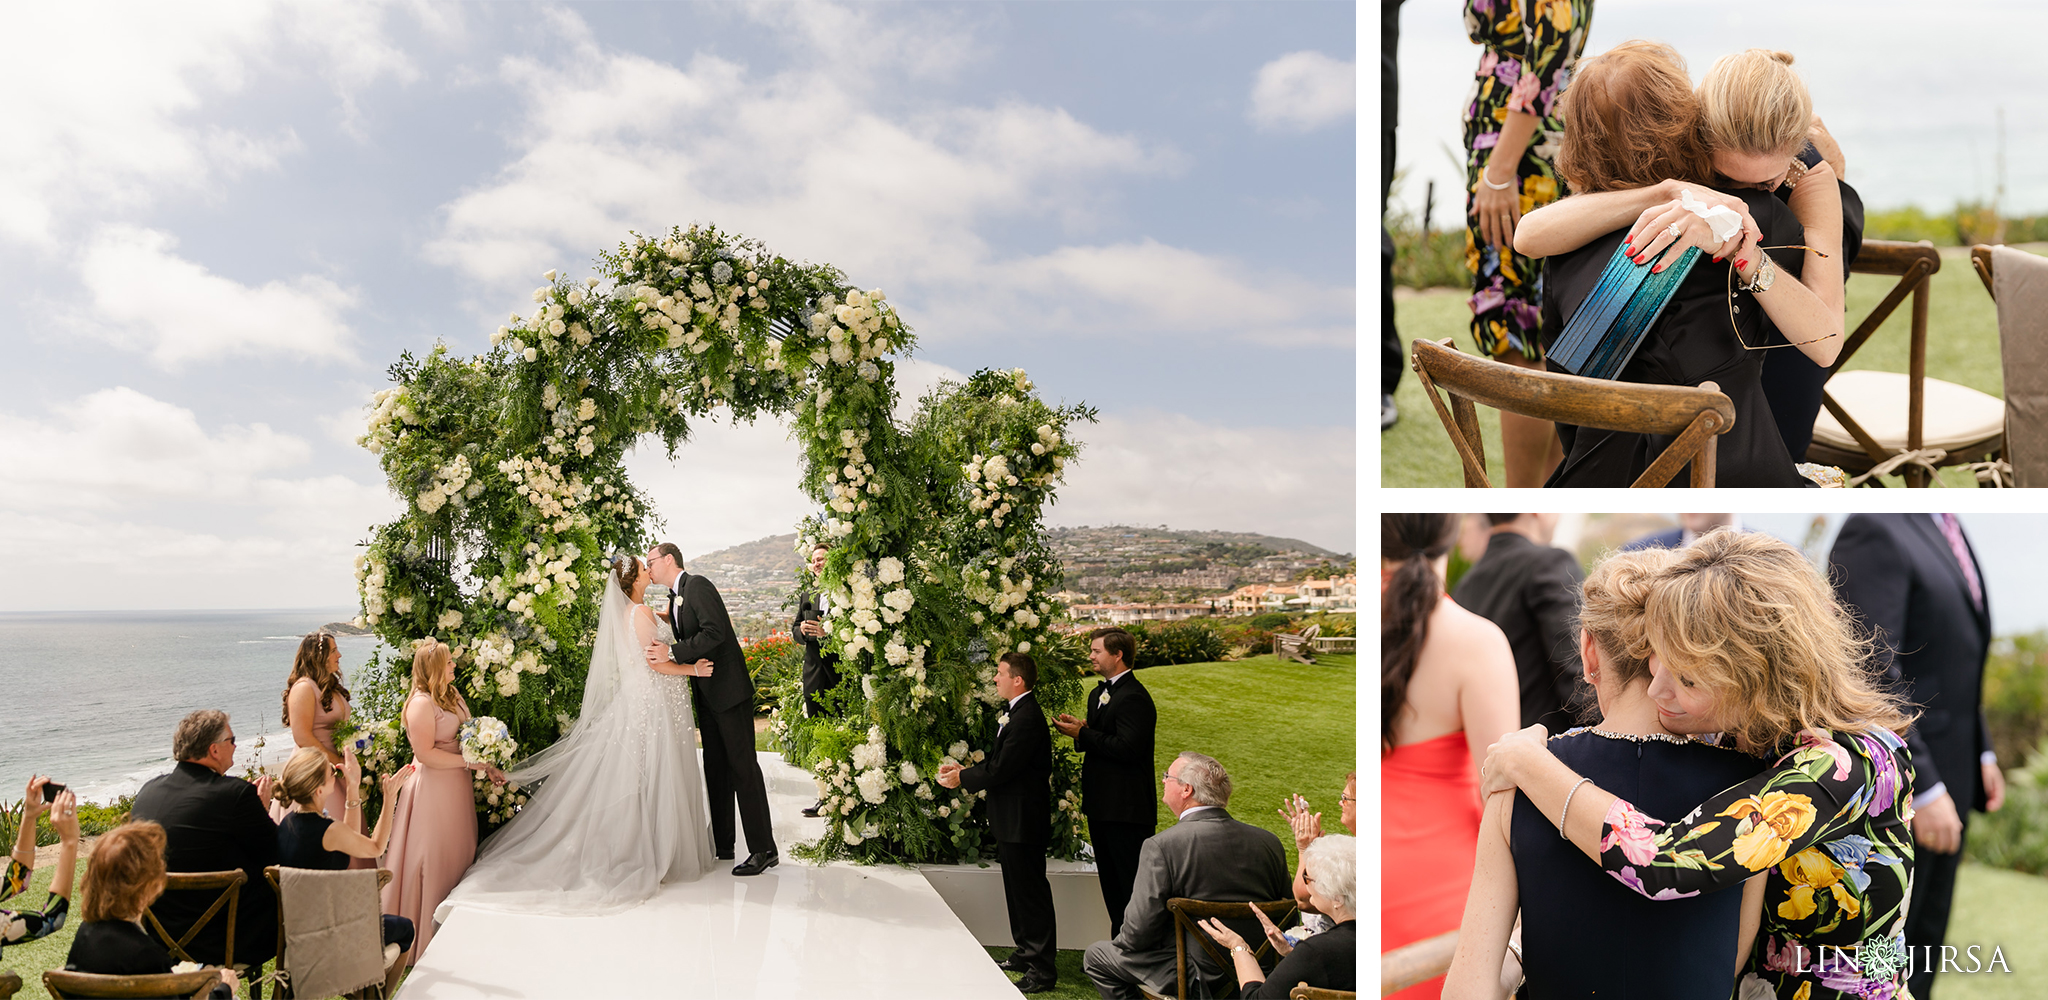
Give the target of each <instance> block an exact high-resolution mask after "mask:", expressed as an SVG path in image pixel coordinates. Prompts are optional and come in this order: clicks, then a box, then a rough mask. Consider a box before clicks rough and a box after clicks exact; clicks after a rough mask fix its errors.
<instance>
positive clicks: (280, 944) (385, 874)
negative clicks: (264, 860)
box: [263, 865, 405, 1000]
mask: <svg viewBox="0 0 2048 1000" xmlns="http://www.w3.org/2000/svg"><path fill="white" fill-rule="evenodd" d="M283 867H284V866H282V865H271V866H269V867H267V868H265V869H263V877H264V879H265V880H267V881H269V883H270V891H271V892H273V893H275V894H276V895H277V963H276V965H275V966H274V968H276V969H277V971H278V973H279V975H278V979H277V991H276V992H275V993H274V994H272V996H274V997H275V998H276V1000H286V998H287V997H290V996H292V995H293V994H292V989H291V980H290V979H289V978H287V977H286V976H284V975H283V973H284V968H285V965H284V947H285V944H286V943H287V942H286V941H285V936H284V886H283V885H282V884H281V883H279V881H278V874H277V873H278V870H279V869H281V868H283ZM391 879H392V874H391V869H389V868H379V869H377V891H379V892H382V891H383V890H384V887H385V886H387V885H390V884H391ZM394 962H395V963H396V964H398V965H400V966H403V965H404V964H405V955H404V953H402V952H401V953H400V954H399V956H398V958H397V959H395V960H394ZM390 971H391V970H390V969H388V968H387V969H386V976H387V978H386V979H385V981H384V985H383V986H377V987H371V988H370V989H367V990H363V991H362V994H363V995H366V994H370V993H372V992H373V991H374V993H375V995H376V996H377V997H379V998H382V997H386V996H389V995H390V992H391V989H390V987H391V986H392V983H391V978H389V977H390ZM357 995H359V994H350V996H357Z"/></svg>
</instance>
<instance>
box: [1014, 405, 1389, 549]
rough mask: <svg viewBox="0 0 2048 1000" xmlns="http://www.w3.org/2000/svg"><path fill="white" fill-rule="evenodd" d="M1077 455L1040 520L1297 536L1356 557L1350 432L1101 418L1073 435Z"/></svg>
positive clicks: (1175, 417)
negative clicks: (1056, 494)
mask: <svg viewBox="0 0 2048 1000" xmlns="http://www.w3.org/2000/svg"><path fill="white" fill-rule="evenodd" d="M1073 436H1074V437H1076V438H1078V439H1079V440H1080V441H1081V445H1082V448H1081V457H1080V458H1079V459H1078V460H1077V461H1076V462H1075V464H1073V465H1071V466H1069V467H1068V473H1067V483H1066V485H1065V486H1063V487H1061V489H1060V491H1059V495H1058V497H1057V499H1056V501H1055V503H1054V505H1053V507H1052V508H1050V509H1049V510H1048V511H1047V512H1046V520H1047V522H1048V523H1051V524H1055V525H1081V524H1096V525H1100V524H1166V525H1170V526H1172V527H1175V528H1183V529H1201V530H1214V531H1256V532H1262V533H1264V534H1269V535H1279V536H1282V537H1288V538H1299V539H1301V540H1303V541H1306V542H1309V543H1311V544H1314V545H1320V546H1322V547H1323V548H1326V549H1330V550H1332V551H1335V552H1356V551H1358V543H1357V538H1358V477H1357V460H1356V449H1355V444H1354V440H1355V437H1356V434H1355V432H1354V431H1353V430H1352V429H1351V428H1347V427H1310V428H1303V427H1291V426H1287V425H1284V424H1282V425H1271V426H1252V425H1248V424H1245V423H1242V422H1234V423H1231V424H1227V425H1226V424H1213V423H1207V422H1204V421H1201V420H1197V419H1196V418H1194V417H1191V416H1187V415H1185V414H1178V413H1157V412H1151V413H1132V414H1106V415H1104V416H1103V418H1102V422H1101V423H1099V424H1095V425H1092V426H1091V425H1086V424H1083V425H1080V426H1078V427H1076V428H1074V431H1073Z"/></svg>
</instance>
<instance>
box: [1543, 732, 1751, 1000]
mask: <svg viewBox="0 0 2048 1000" xmlns="http://www.w3.org/2000/svg"><path fill="white" fill-rule="evenodd" d="M1674 739H1675V738H1674ZM1639 741H1640V742H1639ZM1550 751H1551V753H1553V754H1555V755H1557V759H1558V760H1561V761H1563V762H1564V764H1565V766H1567V767H1569V768H1571V769H1572V770H1573V771H1576V772H1578V774H1579V775H1580V776H1581V777H1585V778H1591V779H1593V780H1592V783H1593V784H1595V785H1598V786H1600V787H1601V788H1602V789H1605V790H1606V791H1609V792H1612V793H1614V794H1615V795H1618V796H1620V797H1622V798H1624V799H1627V800H1628V801H1630V802H1633V803H1636V804H1638V805H1639V806H1641V804H1642V802H1643V801H1644V800H1651V801H1655V802H1656V803H1657V806H1656V807H1650V806H1642V808H1643V809H1645V810H1646V811H1648V812H1649V814H1650V815H1655V816H1678V815H1682V814H1683V813H1684V812H1685V811H1686V810H1688V809H1690V808H1692V807H1693V806H1694V805H1695V804H1697V803H1700V802H1702V801H1705V800H1706V799H1707V798H1708V797H1709V796H1711V795H1713V794H1714V793H1716V792H1719V791H1721V790H1722V789H1724V788H1727V787H1729V786H1731V785H1736V784H1740V783H1742V782H1744V781H1747V780H1749V779H1750V778H1752V777H1754V776H1756V774H1757V773H1758V772H1761V771H1762V770H1763V769H1764V766H1765V762H1764V761H1763V760H1761V759H1759V758H1756V757H1751V756H1749V755H1748V754H1744V753H1740V752H1737V751H1735V750H1731V749H1723V748H1720V747H1715V746H1709V745H1707V744H1705V743H1698V742H1691V741H1676V742H1666V741H1665V740H1664V739H1655V738H1650V737H1621V736H1606V735H1601V734H1598V733H1596V732H1595V731H1593V730H1592V729H1587V728H1581V729H1574V730H1571V731H1569V732H1565V733H1560V734H1558V735H1557V736H1553V737H1551V739H1550ZM1639 796H1640V798H1639ZM1659 809H1661V810H1663V811H1662V812H1659V811H1658V810H1659ZM1508 843H1509V846H1510V847H1511V849H1512V850H1513V852H1514V856H1515V877H1516V879H1517V880H1518V881H1519V883H1520V886H1521V896H1522V956H1523V969H1524V971H1526V972H1527V973H1528V976H1529V982H1528V986H1527V992H1525V993H1524V994H1522V996H1524V997H1527V998H1529V1000H1551V998H1564V997H1572V998H1581V997H1601V998H1614V1000H1627V998H1631V997H1636V998H1645V1000H1651V998H1654V1000H1727V998H1728V997H1729V996H1730V995H1731V994H1733V992H1734V989H1735V947H1736V941H1735V936H1736V930H1737V927H1738V924H1739V922H1740V919H1741V914H1742V893H1741V891H1740V890H1737V891H1732V892H1716V893H1702V894H1698V895H1695V896H1693V897H1691V898H1672V899H1666V900H1651V899H1646V898H1644V897H1643V896H1642V895H1640V894H1638V893H1637V892H1635V891H1634V890H1633V889H1630V888H1629V887H1628V886H1627V885H1625V884H1624V883H1622V882H1621V881H1620V880H1619V879H1618V877H1617V876H1615V875H1613V874H1611V873H1609V872H1606V871H1603V870H1601V869H1600V868H1598V867H1596V866H1594V865H1592V864H1589V863H1588V862H1587V860H1586V857H1585V855H1584V854H1582V853H1580V851H1579V849H1578V848H1576V847H1574V846H1572V844H1571V842H1570V841H1567V840H1564V839H1562V838H1560V837H1559V836H1558V834H1557V827H1556V826H1554V825H1553V824H1552V823H1551V822H1550V821H1549V820H1548V819H1546V818H1544V816H1543V814H1542V813H1540V812H1538V811H1537V810H1536V807H1535V806H1534V805H1532V804H1530V802H1529V799H1528V797H1527V796H1525V795H1522V794H1521V793H1520V792H1517V793H1516V794H1515V813H1514V819H1513V821H1512V826H1511V828H1510V831H1509V839H1508ZM1738 884H1739V883H1738Z"/></svg>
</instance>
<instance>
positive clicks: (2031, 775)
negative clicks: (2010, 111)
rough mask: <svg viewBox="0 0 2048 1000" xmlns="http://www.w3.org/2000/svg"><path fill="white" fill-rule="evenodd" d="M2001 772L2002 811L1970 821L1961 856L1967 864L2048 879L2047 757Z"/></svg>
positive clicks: (2037, 756)
mask: <svg viewBox="0 0 2048 1000" xmlns="http://www.w3.org/2000/svg"><path fill="white" fill-rule="evenodd" d="M2043 749H2048V747H2041V746H2037V747H2036V749H2035V754H2034V759H2033V763H2032V764H2031V765H2029V766H2027V767H2023V768H2018V769H2014V770H2009V771H2007V772H2005V807H2004V808H2003V809H2000V810H1999V811H1997V812H1995V813H1985V814H1983V815H1981V816H1977V817H1974V818H1972V819H1971V820H1970V826H1971V827H1972V829H1971V830H1970V832H1969V836H1968V837H1967V838H1966V840H1965V843H1964V846H1963V851H1964V856H1965V857H1966V858H1967V859H1968V860H1971V861H1976V862H1980V863H1982V864H1987V865H1993V866H1996V867H1999V868H2011V869H2013V870H2014V871H2022V872H2027V873H2029V874H2033V875H2048V756H2044V755H2043V754H2042V753H2041V751H2042V750H2043Z"/></svg>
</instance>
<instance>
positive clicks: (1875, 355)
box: [1380, 249, 2005, 487]
mask: <svg viewBox="0 0 2048 1000" xmlns="http://www.w3.org/2000/svg"><path fill="white" fill-rule="evenodd" d="M1930 280H1931V281H1932V282H1933V289H1934V290H1933V292H1932V293H1931V295H1930V298H1929V299H1928V311H1927V374H1928V375H1929V376H1931V377H1934V378H1938V379H1942V380H1944V381H1948V382H1954V383H1956V384H1957V385H1964V386H1968V387H1970V388H1972V389H1976V390H1978V391H1980V392H1986V393H1990V394H1991V395H1993V396H1999V397H2001V398H2002V397H2003V396H2004V391H2005V376H2004V373H2003V371H2002V370H2001V369H2000V366H1999V355H1998V309H1997V307H1996V306H1995V305H1993V303H1992V301H1991V296H1989V295H1987V294H1985V291H1984V285H1983V283H1982V282H1980V281H1979V280H1978V278H1977V273H1976V271H1974V270H1972V269H1971V267H1970V258H1969V256H1968V252H1967V251H1963V252H1961V253H1960V254H1959V253H1957V252H1956V251H1955V250H1953V249H1950V250H1945V251H1944V252H1943V253H1942V260H1941V270H1939V271H1937V272H1935V274H1934V277H1933V278H1931V279H1930ZM1896 281H1897V279H1895V278H1887V277H1884V276H1882V275H1873V274H1862V275H1855V276H1853V277H1852V279H1851V280H1850V282H1849V289H1848V315H1849V316H1850V317H1851V319H1850V326H1851V327H1852V328H1853V327H1854V326H1855V325H1856V324H1857V323H1860V322H1861V321H1862V318H1863V317H1864V316H1867V315H1869V313H1870V310H1871V308H1872V307H1874V306H1876V305H1877V303H1878V301H1879V300H1880V299H1882V298H1884V296H1885V293H1887V292H1889V291H1890V290H1891V287H1892V285H1893V284H1894V283H1895V282H1896ZM1394 309H1395V325H1396V327H1397V328H1398V329H1399V330H1400V335H1401V342H1402V343H1403V344H1407V343H1409V342H1412V341H1414V340H1416V339H1417V338H1427V339H1430V340H1442V339H1443V338H1445V337H1455V338H1456V341H1457V346H1458V349H1459V350H1461V351H1464V352H1466V353H1468V354H1474V353H1477V349H1476V348H1475V347H1474V346H1473V343H1472V332H1471V319H1472V312H1471V309H1470V307H1468V306H1467V305H1466V293H1465V292H1464V291H1463V290H1451V289H1430V290H1428V291H1426V292H1423V293H1421V294H1419V295H1416V296H1414V297H1412V298H1409V299H1407V300H1405V301H1402V302H1398V303H1396V304H1395V307H1394ZM1911 323H1912V301H1911V300H1910V299H1908V300H1907V301H1906V302H1904V303H1902V304H1900V306H1899V308H1898V309H1897V310H1895V311H1894V312H1893V313H1892V316H1891V318H1890V319H1889V320H1886V321H1885V324H1884V326H1882V327H1880V328H1879V329H1878V332H1877V333H1876V334H1875V335H1874V336H1872V337H1871V338H1870V340H1869V341H1867V342H1865V343H1864V345H1863V347H1862V348H1860V349H1859V350H1857V352H1856V356H1855V357H1853V358H1851V359H1850V360H1849V363H1848V364H1847V365H1846V366H1845V367H1846V368H1850V369H1855V368H1868V369H1877V370H1882V371H1894V372H1903V371H1905V370H1906V369H1907V353H1908V348H1909V344H1908V343H1907V337H1908V335H1909V333H1910V331H1911ZM1394 402H1395V405H1396V406H1398V407H1399V408H1400V411H1401V420H1400V422H1399V423H1397V424H1395V425H1394V427H1393V429H1392V430H1389V431H1386V432H1384V433H1382V434H1381V435H1380V485H1381V486H1389V487H1391V486H1462V485H1464V483H1465V477H1464V473H1463V472H1462V471H1461V470H1460V467H1459V464H1458V454H1457V452H1456V451H1455V450H1453V449H1452V447H1451V441H1450V438H1449V437H1448V436H1447V435H1446V434H1445V433H1444V427H1443V424H1442V422H1440V421H1439V420H1438V419H1437V415H1436V408H1435V407H1433V406H1431V405H1430V402H1429V397H1428V395H1427V394H1425V393H1424V392H1423V391H1422V385H1421V383H1419V382H1417V381H1416V379H1415V373H1414V372H1413V371H1407V372H1405V373H1403V374H1402V376H1401V385H1400V388H1398V389H1396V390H1395V392H1394ZM1445 405H1449V400H1445ZM1479 426H1480V428H1481V433H1482V435H1483V436H1484V437H1485V439H1486V468H1487V475H1488V477H1489V478H1490V479H1492V480H1493V482H1494V484H1495V485H1499V483H1500V477H1501V475H1502V473H1501V464H1500V413H1499V411H1497V410H1494V409H1492V408H1490V407H1485V406H1482V407H1479ZM1884 481H1885V484H1886V485H1887V486H1900V485H1903V482H1904V481H1903V480H1902V479H1900V478H1899V477H1897V476H1886V477H1884ZM1939 481H1940V483H1941V484H1942V485H1944V486H1975V485H1976V479H1975V478H1973V477H1972V476H1971V475H1970V473H1968V472H1967V471H1963V470H1960V469H1943V470H1942V471H1941V474H1940V476H1939Z"/></svg>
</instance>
